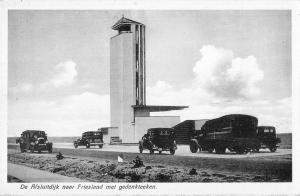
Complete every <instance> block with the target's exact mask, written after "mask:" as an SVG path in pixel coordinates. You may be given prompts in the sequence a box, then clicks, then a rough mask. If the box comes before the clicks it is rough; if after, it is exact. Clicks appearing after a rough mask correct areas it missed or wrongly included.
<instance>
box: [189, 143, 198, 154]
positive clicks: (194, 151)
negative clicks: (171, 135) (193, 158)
mask: <svg viewBox="0 0 300 196" xmlns="http://www.w3.org/2000/svg"><path fill="white" fill-rule="evenodd" d="M190 151H191V152H192V153H196V152H197V151H198V146H197V144H196V143H195V142H194V141H191V142H190Z"/></svg>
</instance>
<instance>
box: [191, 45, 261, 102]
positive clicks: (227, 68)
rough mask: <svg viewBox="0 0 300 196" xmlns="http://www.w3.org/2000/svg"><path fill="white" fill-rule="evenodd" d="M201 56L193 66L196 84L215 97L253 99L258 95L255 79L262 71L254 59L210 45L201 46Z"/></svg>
mask: <svg viewBox="0 0 300 196" xmlns="http://www.w3.org/2000/svg"><path fill="white" fill-rule="evenodd" d="M200 53H201V55H202V58H201V59H200V60H199V61H198V62H196V65H195V67H194V69H193V71H194V73H195V75H196V80H197V82H198V84H199V85H200V86H201V87H202V88H204V89H205V90H207V92H208V93H212V94H213V95H215V96H216V97H222V98H229V99H231V98H235V99H236V98H253V97H255V96H257V95H258V94H259V88H258V87H257V86H256V84H257V82H259V81H261V80H263V77H264V72H263V71H262V70H261V69H260V68H259V65H258V64H257V61H256V58H255V57H254V56H248V57H246V58H240V57H234V55H233V52H232V51H230V50H226V49H223V48H216V47H215V46H212V45H205V46H203V47H202V48H201V49H200Z"/></svg>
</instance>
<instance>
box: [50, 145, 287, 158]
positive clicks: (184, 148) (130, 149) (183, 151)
mask: <svg viewBox="0 0 300 196" xmlns="http://www.w3.org/2000/svg"><path fill="white" fill-rule="evenodd" d="M53 147H55V148H67V149H75V148H74V146H73V144H72V143H54V144H53ZM78 149H81V150H96V151H115V152H127V153H138V152H139V149H138V146H137V145H130V146H127V145H108V144H105V145H104V146H103V148H102V149H99V147H98V146H92V147H90V148H89V149H86V147H85V146H80V147H78ZM143 153H146V154H147V153H149V151H148V150H144V152H143ZM155 153H158V152H155ZM163 154H170V153H169V152H167V151H165V152H163ZM287 154H292V150H291V149H277V151H276V152H270V151H269V150H267V149H261V150H260V152H258V153H252V152H251V153H248V154H236V153H234V152H229V151H227V152H226V154H215V153H208V152H197V153H191V151H190V148H189V146H188V145H178V149H177V150H176V152H175V156H192V157H212V158H247V157H265V156H277V155H287Z"/></svg>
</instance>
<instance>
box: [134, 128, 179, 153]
mask: <svg viewBox="0 0 300 196" xmlns="http://www.w3.org/2000/svg"><path fill="white" fill-rule="evenodd" d="M144 149H148V150H149V152H150V154H153V153H154V151H158V152H159V154H161V153H162V151H170V153H171V154H172V155H173V154H174V153H175V150H176V149H177V145H176V141H175V130H174V129H172V128H151V129H148V130H147V133H146V134H145V135H144V136H143V137H142V139H141V140H140V141H139V150H140V153H143V150H144Z"/></svg>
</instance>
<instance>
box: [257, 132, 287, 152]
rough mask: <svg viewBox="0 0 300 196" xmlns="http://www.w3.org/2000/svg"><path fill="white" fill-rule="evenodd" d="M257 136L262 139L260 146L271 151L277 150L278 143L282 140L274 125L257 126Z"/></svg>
mask: <svg viewBox="0 0 300 196" xmlns="http://www.w3.org/2000/svg"><path fill="white" fill-rule="evenodd" d="M257 137H258V139H259V140H260V148H269V150H270V151H271V152H275V151H276V150H277V147H278V146H277V144H278V143H280V142H281V140H280V138H277V137H276V129H275V127H273V126H259V127H257ZM256 151H259V149H256Z"/></svg>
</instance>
